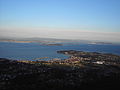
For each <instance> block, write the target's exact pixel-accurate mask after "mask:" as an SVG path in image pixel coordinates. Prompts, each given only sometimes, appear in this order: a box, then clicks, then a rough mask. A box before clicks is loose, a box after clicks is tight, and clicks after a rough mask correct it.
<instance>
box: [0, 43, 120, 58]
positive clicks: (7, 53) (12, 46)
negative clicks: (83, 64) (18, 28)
mask: <svg viewBox="0 0 120 90" xmlns="http://www.w3.org/2000/svg"><path fill="white" fill-rule="evenodd" d="M58 50H79V51H88V52H101V53H112V54H117V55H120V45H112V44H111V45H110V44H101V45H97V44H64V45H63V46H45V45H42V44H40V43H13V42H0V58H9V59H14V60H34V59H35V58H40V57H49V58H46V59H43V60H50V59H52V58H61V59H65V58H68V56H66V55H63V54H58V53H57V51H58Z"/></svg>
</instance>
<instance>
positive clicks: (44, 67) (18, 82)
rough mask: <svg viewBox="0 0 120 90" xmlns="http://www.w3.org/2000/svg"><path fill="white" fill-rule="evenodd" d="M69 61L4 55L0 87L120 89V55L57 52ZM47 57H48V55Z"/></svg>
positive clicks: (16, 89) (17, 89) (14, 89)
mask: <svg viewBox="0 0 120 90" xmlns="http://www.w3.org/2000/svg"><path fill="white" fill-rule="evenodd" d="M57 53H60V54H65V55H68V56H69V58H68V59H65V60H61V59H57V58H56V59H53V60H48V61H43V60H38V59H42V58H37V60H34V61H28V60H9V59H5V58H0V89H1V90H11V89H12V90H21V89H22V90H24V89H25V90H26V89H37V90H38V89H49V90H56V89H87V88H89V89H93V90H96V89H97V90H101V89H115V88H116V89H117V88H119V83H120V56H118V55H113V54H103V53H98V52H84V51H75V50H64V51H57ZM44 58H47V57H44Z"/></svg>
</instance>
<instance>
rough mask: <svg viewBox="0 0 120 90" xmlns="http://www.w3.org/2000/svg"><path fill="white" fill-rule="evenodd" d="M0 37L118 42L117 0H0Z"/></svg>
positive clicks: (119, 12) (119, 4)
mask: <svg viewBox="0 0 120 90" xmlns="http://www.w3.org/2000/svg"><path fill="white" fill-rule="evenodd" d="M0 36H1V37H2V36H4V37H7V36H8V37H9V36H10V37H50V38H51V37H52V38H70V39H71V38H74V39H90V40H93V39H96V40H110V39H111V40H112V41H119V42H120V40H119V39H120V38H119V36H120V0H0Z"/></svg>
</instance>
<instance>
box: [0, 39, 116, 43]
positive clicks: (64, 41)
mask: <svg viewBox="0 0 120 90" xmlns="http://www.w3.org/2000/svg"><path fill="white" fill-rule="evenodd" d="M0 41H7V42H17V43H31V42H38V43H85V44H114V43H111V42H99V41H89V40H79V39H56V38H14V39H13V38H0Z"/></svg>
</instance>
